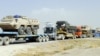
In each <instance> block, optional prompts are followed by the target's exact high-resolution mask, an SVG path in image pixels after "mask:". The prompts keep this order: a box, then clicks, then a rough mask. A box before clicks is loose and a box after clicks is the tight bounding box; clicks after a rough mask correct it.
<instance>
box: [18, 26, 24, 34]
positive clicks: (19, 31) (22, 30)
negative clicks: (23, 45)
mask: <svg viewBox="0 0 100 56" xmlns="http://www.w3.org/2000/svg"><path fill="white" fill-rule="evenodd" d="M18 33H19V35H25V28H24V27H23V26H20V28H19V29H18Z"/></svg>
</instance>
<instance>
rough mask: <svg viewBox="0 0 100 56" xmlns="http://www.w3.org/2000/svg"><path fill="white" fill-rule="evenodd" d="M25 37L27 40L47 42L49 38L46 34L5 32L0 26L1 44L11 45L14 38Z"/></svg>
mask: <svg viewBox="0 0 100 56" xmlns="http://www.w3.org/2000/svg"><path fill="white" fill-rule="evenodd" d="M21 38H22V39H23V40H25V41H26V42H34V41H37V42H47V41H49V38H48V36H47V35H44V34H37V35H19V34H18V32H5V31H3V30H2V29H1V28H0V45H9V44H10V43H13V42H14V40H15V41H17V40H19V39H21Z"/></svg>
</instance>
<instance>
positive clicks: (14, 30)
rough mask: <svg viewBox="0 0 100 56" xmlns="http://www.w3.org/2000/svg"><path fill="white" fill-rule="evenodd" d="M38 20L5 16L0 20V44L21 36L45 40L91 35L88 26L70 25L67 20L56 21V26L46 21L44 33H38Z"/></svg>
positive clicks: (10, 41)
mask: <svg viewBox="0 0 100 56" xmlns="http://www.w3.org/2000/svg"><path fill="white" fill-rule="evenodd" d="M39 25H40V22H39V21H38V20H37V19H31V18H28V17H26V16H20V15H14V16H6V17H4V18H3V19H1V22H0V45H8V44H9V43H12V42H13V40H19V39H20V38H22V39H23V40H25V41H26V42H33V41H38V42H46V41H49V40H58V39H61V40H64V39H67V38H72V39H75V38H77V37H91V36H93V34H92V32H91V28H90V27H89V26H81V27H77V26H72V25H70V24H69V23H68V22H67V21H57V22H56V23H55V25H56V26H53V24H52V23H50V22H47V23H46V25H45V27H44V30H43V31H44V33H43V34H38V29H39Z"/></svg>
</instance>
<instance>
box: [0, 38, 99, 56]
mask: <svg viewBox="0 0 100 56" xmlns="http://www.w3.org/2000/svg"><path fill="white" fill-rule="evenodd" d="M99 52H100V39H98V38H84V39H74V40H73V39H67V40H58V41H49V42H43V43H38V42H34V43H22V44H12V45H8V46H0V55H1V56H100V54H99Z"/></svg>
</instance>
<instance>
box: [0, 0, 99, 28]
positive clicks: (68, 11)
mask: <svg viewBox="0 0 100 56" xmlns="http://www.w3.org/2000/svg"><path fill="white" fill-rule="evenodd" d="M16 14H17V15H24V16H28V17H33V18H37V19H38V20H39V21H40V22H41V23H42V25H43V24H44V23H45V22H48V21H49V22H53V23H55V22H56V21H57V20H66V21H68V22H69V23H70V24H71V25H90V26H92V27H100V22H99V20H100V0H2V1H0V18H2V17H4V16H7V15H16Z"/></svg>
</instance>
